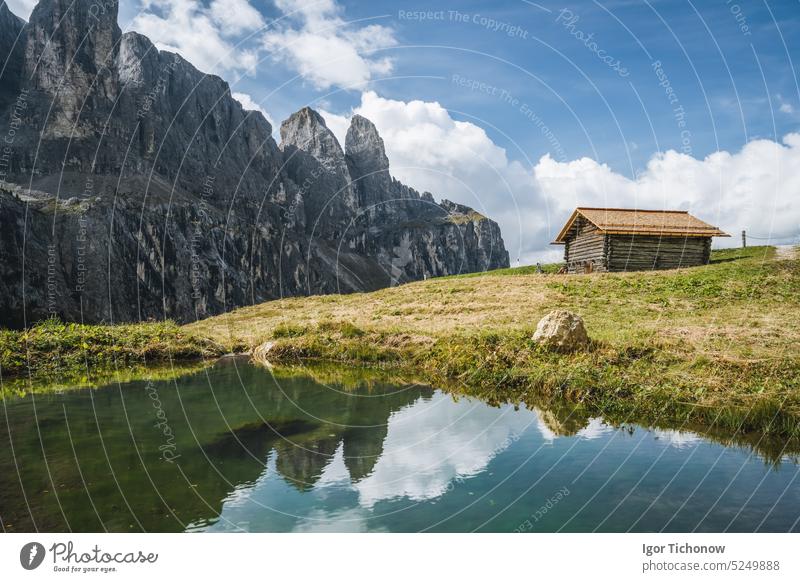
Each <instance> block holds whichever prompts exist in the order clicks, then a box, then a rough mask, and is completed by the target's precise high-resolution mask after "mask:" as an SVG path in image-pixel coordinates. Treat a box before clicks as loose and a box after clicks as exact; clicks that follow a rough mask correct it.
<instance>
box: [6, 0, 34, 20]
mask: <svg viewBox="0 0 800 582" xmlns="http://www.w3.org/2000/svg"><path fill="white" fill-rule="evenodd" d="M5 2H6V6H7V7H8V9H9V10H11V12H12V13H13V14H14V15H15V16H19V17H20V18H22V19H23V20H28V18H30V15H31V12H33V7H34V6H36V4H38V3H39V0H5Z"/></svg>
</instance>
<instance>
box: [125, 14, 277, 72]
mask: <svg viewBox="0 0 800 582" xmlns="http://www.w3.org/2000/svg"><path fill="white" fill-rule="evenodd" d="M263 25H264V21H263V18H262V17H261V14H260V13H259V12H258V11H257V10H256V9H255V8H253V7H252V6H251V5H250V4H249V2H248V0H214V1H213V2H212V3H211V4H210V5H209V6H208V7H206V6H205V5H204V4H203V3H202V2H200V1H199V0H142V10H141V12H140V13H139V14H138V15H137V16H136V17H135V18H134V19H133V21H132V22H131V24H130V28H131V29H132V30H136V31H137V32H140V33H142V34H144V35H145V36H147V37H149V38H150V40H151V41H153V43H154V44H155V45H156V46H157V47H158V48H159V49H161V50H168V51H172V52H177V53H179V54H180V55H181V56H183V57H184V58H185V59H187V60H188V61H189V62H190V63H192V64H193V65H194V66H195V67H197V68H198V69H200V70H201V71H204V72H206V73H222V72H225V71H229V72H237V73H248V74H252V73H253V72H254V71H255V67H256V65H257V64H258V52H257V50H256V49H255V48H246V47H245V48H243V47H241V46H238V45H237V44H236V43H235V41H234V39H233V38H232V37H234V36H237V35H241V34H243V33H246V32H248V31H252V30H256V29H258V28H260V27H262V26H263Z"/></svg>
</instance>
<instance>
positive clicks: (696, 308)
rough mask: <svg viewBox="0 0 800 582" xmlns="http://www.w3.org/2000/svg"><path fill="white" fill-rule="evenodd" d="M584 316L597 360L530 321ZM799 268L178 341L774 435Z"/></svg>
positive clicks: (541, 287) (781, 428) (787, 384)
mask: <svg viewBox="0 0 800 582" xmlns="http://www.w3.org/2000/svg"><path fill="white" fill-rule="evenodd" d="M556 308H564V309H569V310H572V311H575V312H577V313H578V314H580V315H581V316H582V317H583V318H584V320H585V322H586V327H587V329H588V331H589V334H590V336H591V337H592V338H593V339H594V340H595V345H594V347H593V348H592V350H590V351H589V352H587V353H579V354H573V355H556V354H551V353H548V352H546V351H544V350H541V349H540V348H538V347H537V346H536V345H534V344H533V342H531V340H530V336H531V335H532V333H533V330H534V329H535V326H536V323H537V322H538V321H539V319H540V318H541V317H542V316H544V315H545V314H546V313H548V312H549V311H551V310H553V309H556ZM798 308H800V263H798V261H797V260H796V259H795V258H793V257H788V256H780V257H779V256H776V252H775V249H774V248H771V247H755V248H748V249H746V250H741V249H733V250H725V251H715V252H714V253H713V258H712V264H710V265H708V266H705V267H698V268H691V269H682V270H677V271H664V272H645V273H626V274H594V275H585V276H563V275H552V274H536V273H535V270H534V269H531V268H523V269H506V270H502V271H495V272H491V273H485V274H480V275H465V276H459V277H448V278H442V279H433V280H428V281H423V282H418V283H412V284H408V285H403V286H400V287H396V288H390V289H384V290H381V291H377V292H374V293H367V294H356V295H345V296H337V295H333V296H320V297H307V298H292V299H284V300H280V301H272V302H268V303H264V304H261V305H257V306H253V307H247V308H243V309H239V310H236V311H233V312H231V313H228V314H225V315H221V316H218V317H214V318H210V319H207V320H204V321H201V322H198V323H196V324H192V325H190V326H187V329H188V330H189V331H190V332H191V333H192V334H195V335H197V336H200V337H206V338H210V339H211V340H213V341H214V342H216V343H219V344H222V345H223V346H225V348H226V349H227V350H230V351H242V350H247V349H250V348H252V347H254V346H257V345H259V344H260V343H262V342H265V341H274V342H275V347H274V348H273V350H272V352H271V353H270V356H269V357H270V359H275V360H276V361H280V360H294V359H297V358H323V359H331V360H339V361H345V362H351V363H359V364H364V363H368V364H374V365H393V366H395V365H396V366H401V367H402V366H408V367H409V368H413V369H415V370H416V371H423V372H424V373H425V374H426V376H427V377H429V378H430V379H431V380H432V381H433V382H439V383H446V382H450V383H452V382H456V383H458V384H460V388H461V389H462V390H464V391H467V392H472V393H476V394H479V395H480V396H482V397H484V398H488V399H490V400H493V399H494V400H498V401H500V400H502V401H506V400H526V399H531V398H534V397H537V398H540V397H541V396H542V395H547V394H552V395H559V396H567V397H568V398H571V399H575V400H580V401H581V402H584V403H586V404H587V405H590V406H593V407H595V408H597V409H598V410H602V411H603V412H604V413H605V414H613V413H614V411H617V412H619V413H620V414H622V415H625V414H628V413H630V412H631V411H633V410H635V411H636V414H637V415H639V417H641V416H642V415H650V416H653V415H659V414H664V415H673V416H674V415H677V414H684V413H685V412H686V410H687V407H689V408H688V410H690V411H691V413H692V414H693V415H695V416H698V417H705V420H714V421H715V422H716V423H719V424H727V425H728V426H729V427H732V428H733V427H735V428H741V429H743V430H744V429H746V428H748V427H758V428H759V429H761V430H764V431H766V432H777V433H782V434H785V433H786V432H787V431H794V430H796V427H797V423H796V417H795V416H794V415H795V414H796V413H800V348H798V340H800V317H798V316H797V313H798Z"/></svg>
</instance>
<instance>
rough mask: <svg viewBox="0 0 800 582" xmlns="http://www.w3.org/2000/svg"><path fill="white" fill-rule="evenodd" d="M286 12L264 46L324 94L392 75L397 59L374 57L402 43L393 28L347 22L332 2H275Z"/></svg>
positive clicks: (298, 0) (280, 0) (292, 0)
mask: <svg viewBox="0 0 800 582" xmlns="http://www.w3.org/2000/svg"><path fill="white" fill-rule="evenodd" d="M275 4H276V6H277V7H278V9H279V10H280V11H281V12H282V13H283V15H284V16H283V18H282V19H280V20H279V22H282V23H283V24H279V25H278V26H279V28H278V29H276V30H270V31H268V32H267V33H266V34H265V35H264V38H263V46H264V48H266V49H267V50H268V51H269V52H270V54H271V56H272V58H273V59H274V60H275V61H277V62H282V63H284V64H286V65H287V66H289V67H290V68H292V69H294V70H295V71H297V72H298V73H299V74H300V75H301V76H302V77H303V78H304V79H307V80H308V81H310V82H311V83H312V84H313V85H314V86H315V87H317V88H319V89H327V88H329V87H332V86H337V87H351V86H354V85H358V84H363V83H366V82H367V81H369V80H370V79H371V78H372V76H373V75H376V74H377V75H385V74H388V73H389V72H391V70H392V60H391V59H390V58H389V57H386V56H378V55H376V54H374V52H375V51H376V50H378V49H381V48H386V47H390V46H393V45H395V44H397V41H396V39H395V37H394V32H393V31H392V29H390V28H388V27H385V26H381V25H379V24H369V25H366V26H359V25H356V24H351V23H348V22H346V21H345V20H344V19H343V18H342V17H341V15H340V13H341V9H340V8H339V6H338V5H337V4H336V3H335V2H334V1H333V0H321V1H318V2H306V1H303V0H276V2H275Z"/></svg>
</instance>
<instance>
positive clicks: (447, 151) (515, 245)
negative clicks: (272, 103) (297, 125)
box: [322, 91, 559, 264]
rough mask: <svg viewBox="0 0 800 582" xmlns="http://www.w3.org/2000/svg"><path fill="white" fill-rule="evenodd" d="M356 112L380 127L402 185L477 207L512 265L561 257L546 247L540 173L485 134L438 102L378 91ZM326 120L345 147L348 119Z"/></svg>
mask: <svg viewBox="0 0 800 582" xmlns="http://www.w3.org/2000/svg"><path fill="white" fill-rule="evenodd" d="M353 113H359V114H360V115H363V116H364V117H366V118H367V119H370V120H372V122H373V123H374V124H375V126H376V127H377V128H378V131H379V133H380V134H381V136H382V137H383V141H384V143H385V144H386V154H387V156H388V157H389V161H390V163H391V171H392V174H393V175H394V176H395V177H397V179H399V180H400V181H402V182H404V183H406V184H408V185H410V186H413V187H414V188H416V189H418V190H422V191H424V190H427V191H429V192H431V193H433V194H434V196H436V198H437V199H441V198H448V199H450V200H453V201H455V202H461V203H463V204H469V205H470V206H472V207H474V208H475V209H476V210H478V211H480V212H482V213H484V214H486V215H487V216H490V217H491V218H493V219H495V220H497V221H498V222H499V223H500V226H501V227H502V231H503V239H504V240H505V243H506V248H508V250H509V253H510V255H511V261H512V264H514V263H516V258H517V257H518V256H522V260H523V261H525V260H528V259H530V258H531V256H532V254H533V253H534V252H538V253H539V255H542V256H546V257H548V258H552V259H553V260H555V259H557V257H558V255H559V251H556V250H551V249H548V248H547V246H546V243H543V242H542V241H544V239H546V238H547V236H548V221H549V218H548V213H547V204H546V201H545V200H544V199H543V198H542V195H541V192H540V191H539V190H538V188H537V185H536V181H535V177H534V175H533V172H532V171H531V170H530V168H526V167H525V166H524V165H523V164H521V163H520V162H518V161H514V160H511V159H509V156H508V155H507V153H506V151H505V149H503V148H501V147H500V146H498V145H497V144H495V143H494V142H493V141H492V140H491V138H490V137H489V136H488V135H487V133H486V132H485V131H484V130H483V129H482V128H480V127H478V126H477V125H475V124H473V123H469V122H464V121H458V120H455V119H453V118H452V117H451V116H450V114H449V113H448V111H447V109H445V108H444V107H443V106H442V105H440V104H439V103H437V102H425V101H408V102H406V101H397V100H392V99H386V98H384V97H381V96H379V95H378V94H376V93H375V92H372V91H367V92H365V93H363V94H362V95H361V103H360V104H359V105H358V106H357V107H356V108H355V110H354V111H353ZM322 114H323V116H324V117H325V120H326V122H327V123H328V126H329V127H330V128H331V130H332V131H333V132H334V133H335V134H336V137H337V138H338V139H339V140H340V141H342V140H343V139H344V133H345V132H346V130H347V125H348V122H347V117H342V116H333V115H331V114H329V113H327V112H322ZM342 143H343V142H342Z"/></svg>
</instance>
